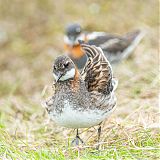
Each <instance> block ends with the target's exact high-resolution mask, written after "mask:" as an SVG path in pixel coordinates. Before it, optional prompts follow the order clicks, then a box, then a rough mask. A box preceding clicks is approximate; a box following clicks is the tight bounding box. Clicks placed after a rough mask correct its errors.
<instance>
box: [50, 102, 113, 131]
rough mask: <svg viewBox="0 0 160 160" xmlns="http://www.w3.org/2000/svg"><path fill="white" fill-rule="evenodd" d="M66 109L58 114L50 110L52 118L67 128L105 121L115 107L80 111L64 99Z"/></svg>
mask: <svg viewBox="0 0 160 160" xmlns="http://www.w3.org/2000/svg"><path fill="white" fill-rule="evenodd" d="M64 104H65V105H64V109H63V111H62V113H61V114H56V116H55V115H54V114H53V113H52V112H50V118H51V119H52V120H53V121H55V122H56V123H57V124H58V125H60V126H63V127H67V128H88V127H92V126H95V125H98V124H99V123H101V122H102V121H104V120H105V119H106V118H107V117H108V116H109V115H110V114H111V113H112V112H113V110H114V109H112V110H110V111H107V112H105V111H102V110H98V109H95V110H89V109H87V108H86V109H85V111H79V110H78V108H76V110H75V109H74V107H73V106H72V105H70V102H69V101H68V100H64Z"/></svg>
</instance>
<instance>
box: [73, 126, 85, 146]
mask: <svg viewBox="0 0 160 160" xmlns="http://www.w3.org/2000/svg"><path fill="white" fill-rule="evenodd" d="M79 142H81V143H82V144H84V142H83V140H82V139H81V138H80V137H79V133H78V129H77V133H76V137H75V138H74V139H73V141H72V144H74V143H75V144H76V146H78V145H79Z"/></svg>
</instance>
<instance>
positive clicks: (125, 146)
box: [0, 129, 160, 160]
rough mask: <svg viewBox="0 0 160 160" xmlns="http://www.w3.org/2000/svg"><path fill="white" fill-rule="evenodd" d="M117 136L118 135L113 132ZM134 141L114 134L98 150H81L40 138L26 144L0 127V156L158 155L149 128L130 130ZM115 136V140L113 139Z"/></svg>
mask: <svg viewBox="0 0 160 160" xmlns="http://www.w3.org/2000/svg"><path fill="white" fill-rule="evenodd" d="M114 136H118V135H114ZM133 136H134V138H136V140H134V139H132V138H129V139H123V138H124V136H123V137H116V139H115V141H114V143H112V144H109V142H108V143H102V144H101V150H100V151H97V150H96V149H94V146H84V147H82V148H81V149H79V150H78V149H77V148H76V147H66V146H63V145H62V146H60V145H59V144H54V145H51V146H47V145H44V146H39V143H41V142H40V141H41V139H38V141H37V142H34V143H35V144H29V143H27V142H24V141H23V140H19V139H17V138H16V137H15V138H13V137H11V136H10V135H9V134H8V133H7V132H6V131H4V130H2V129H1V130H0V157H1V158H7V159H15V160H17V159H31V160H32V159H33V160H39V159H42V160H43V159H44V160H46V159H56V160H63V159H64V160H65V159H76V158H80V159H82V160H83V159H84V160H85V159H86V160H87V159H102V160H106V159H117V160H119V159H126V160H127V159H158V157H159V156H160V146H159V141H160V134H159V133H158V131H157V134H155V135H154V137H152V136H153V135H152V133H151V130H149V129H147V130H144V131H143V132H142V131H141V133H139V131H138V132H134V134H133ZM117 139H119V141H117Z"/></svg>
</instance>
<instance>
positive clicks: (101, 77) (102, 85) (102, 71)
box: [81, 44, 113, 95]
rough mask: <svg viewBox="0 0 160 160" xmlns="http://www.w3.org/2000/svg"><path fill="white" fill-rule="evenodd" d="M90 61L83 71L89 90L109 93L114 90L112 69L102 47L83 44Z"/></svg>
mask: <svg viewBox="0 0 160 160" xmlns="http://www.w3.org/2000/svg"><path fill="white" fill-rule="evenodd" d="M81 47H82V49H83V50H84V51H85V53H86V55H87V56H88V61H87V63H86V65H85V67H84V69H83V71H82V72H81V75H82V78H83V80H84V81H85V84H86V87H87V89H88V91H89V92H94V93H95V92H97V93H100V94H104V95H107V94H109V93H111V92H112V91H113V83H112V80H113V78H112V69H111V66H110V64H109V62H108V60H107V59H106V57H105V56H104V54H103V51H102V50H101V48H99V47H96V46H90V45H87V44H81Z"/></svg>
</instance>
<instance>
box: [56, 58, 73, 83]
mask: <svg viewBox="0 0 160 160" xmlns="http://www.w3.org/2000/svg"><path fill="white" fill-rule="evenodd" d="M75 74H76V68H75V65H74V63H73V62H72V60H71V59H70V58H69V57H68V56H66V55H62V56H59V57H57V58H56V60H55V62H54V65H53V76H54V78H55V80H56V82H59V81H66V80H69V79H73V78H74V76H75Z"/></svg>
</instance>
